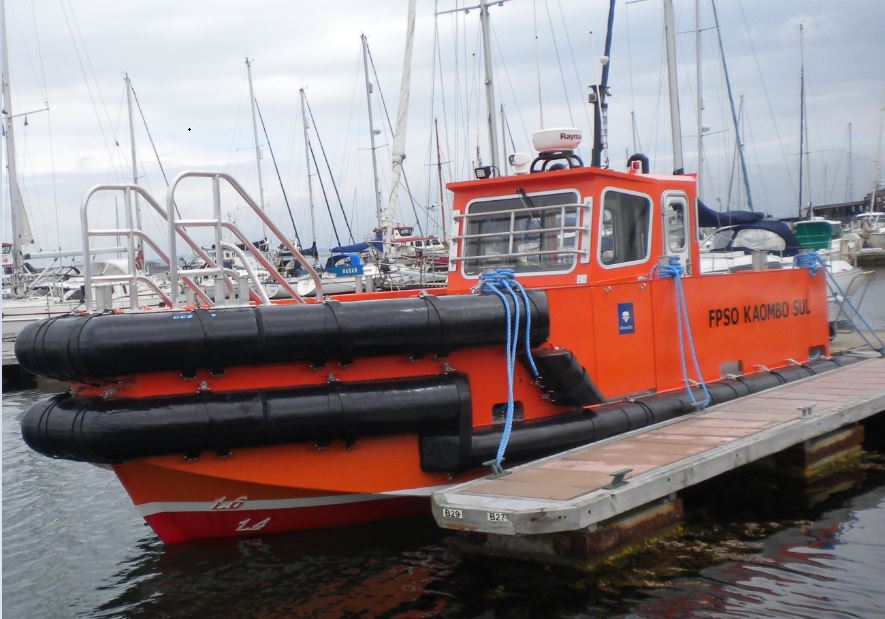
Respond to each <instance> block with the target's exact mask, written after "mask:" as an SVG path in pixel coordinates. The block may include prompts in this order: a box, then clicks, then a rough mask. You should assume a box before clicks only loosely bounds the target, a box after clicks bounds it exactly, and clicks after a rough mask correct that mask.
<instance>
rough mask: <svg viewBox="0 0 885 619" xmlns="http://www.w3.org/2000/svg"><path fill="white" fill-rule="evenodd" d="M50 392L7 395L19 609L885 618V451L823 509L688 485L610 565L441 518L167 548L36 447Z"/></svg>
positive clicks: (108, 492) (9, 608) (83, 613)
mask: <svg viewBox="0 0 885 619" xmlns="http://www.w3.org/2000/svg"><path fill="white" fill-rule="evenodd" d="M40 397H45V393H40V392H38V391H36V390H30V391H20V392H13V393H7V394H4V396H3V413H2V414H3V424H2V425H3V615H4V617H13V618H17V617H132V616H145V617H194V616H208V617H253V616H262V617H283V616H311V617H314V616H349V617H378V616H384V617H419V616H439V615H446V616H469V617H536V616H567V617H581V616H611V615H623V616H661V615H667V616H671V615H678V616H710V615H716V616H719V615H734V616H787V615H790V616H803V617H815V618H819V617H826V616H837V617H874V616H883V615H885V593H883V583H882V575H883V574H885V542H883V537H885V454H879V453H874V454H873V455H872V456H871V457H870V458H869V459H868V460H867V461H866V462H864V463H862V464H860V465H858V466H856V467H854V468H853V469H852V470H851V471H849V472H848V473H846V476H845V479H841V480H840V481H839V483H840V484H842V485H844V486H845V488H846V489H845V490H843V491H841V492H837V493H836V494H835V495H834V496H833V497H831V498H829V499H828V500H827V501H825V502H824V503H823V504H822V505H819V506H818V507H815V508H810V507H808V506H807V505H805V504H804V503H803V501H801V500H799V499H800V498H801V496H799V495H795V496H794V495H792V494H785V493H784V492H782V491H780V490H777V491H775V493H774V494H772V495H771V496H769V497H766V495H765V494H764V493H763V494H759V495H757V496H756V497H755V499H756V500H751V501H747V502H746V503H743V502H740V501H739V504H740V505H742V506H743V508H742V509H741V510H740V512H739V513H735V509H734V500H732V501H727V502H726V503H725V505H724V506H722V507H721V508H716V507H715V506H714V507H713V508H709V503H710V500H709V497H712V496H715V494H716V493H715V492H714V491H711V490H704V491H703V494H704V495H705V496H702V497H699V498H698V497H695V498H692V497H691V496H690V495H689V496H687V497H686V501H687V505H689V506H691V505H694V506H695V507H694V508H692V509H690V514H691V516H690V519H689V522H688V524H687V526H686V527H685V530H684V532H683V533H682V534H680V535H679V536H677V537H675V538H670V539H666V540H664V541H660V542H658V543H656V544H655V545H653V546H652V547H650V548H649V549H648V550H647V551H646V552H644V553H642V554H639V555H635V556H633V557H632V558H629V559H627V560H625V561H622V562H621V563H619V564H617V565H614V566H612V567H608V568H606V569H605V570H603V571H601V572H599V573H597V574H589V575H588V574H580V573H576V572H572V571H568V570H562V569H552V568H548V567H543V566H537V565H530V564H522V563H519V562H506V561H491V560H483V559H475V558H471V557H469V556H465V555H464V554H462V552H461V551H460V550H459V549H458V548H457V547H456V545H455V544H454V542H453V538H452V537H451V536H450V535H449V534H447V533H445V532H443V531H440V530H438V529H437V528H436V527H435V525H434V524H433V521H432V519H431V518H430V517H429V516H428V517H421V518H414V519H409V520H401V521H396V522H390V523H382V524H377V525H371V526H358V527H349V528H345V529H338V530H334V531H314V532H303V533H295V534H285V535H276V536H267V537H263V538H253V539H240V540H220V541H208V542H201V543H193V544H186V545H178V546H169V547H164V546H163V545H162V544H161V543H160V542H159V541H158V540H157V538H156V537H155V536H154V534H153V533H152V532H151V530H150V529H149V528H148V527H147V526H145V525H144V524H143V521H142V520H141V518H140V517H139V516H138V515H137V513H136V512H135V510H134V508H133V507H132V505H131V503H130V502H129V499H128V497H127V496H126V494H125V492H124V491H123V489H122V487H120V485H119V484H118V483H117V481H116V478H115V477H114V476H113V474H112V473H111V472H109V471H107V470H103V469H99V468H97V467H94V466H91V465H88V464H79V463H73V462H67V461H56V460H51V459H48V458H45V457H43V456H40V455H38V454H36V453H34V452H32V451H30V450H29V449H28V448H27V447H25V446H24V444H23V443H22V441H21V438H20V436H19V430H18V419H19V418H20V417H21V415H22V413H23V412H24V410H26V409H27V407H28V406H29V405H30V403H32V402H33V401H35V400H36V399H38V398H40ZM724 483H725V484H726V486H725V490H724V492H725V493H726V494H728V492H729V488H728V486H727V484H728V481H727V480H726V481H725V482H724ZM719 492H723V490H722V488H720V489H719ZM772 497H773V499H774V500H773V499H772ZM701 507H703V509H701Z"/></svg>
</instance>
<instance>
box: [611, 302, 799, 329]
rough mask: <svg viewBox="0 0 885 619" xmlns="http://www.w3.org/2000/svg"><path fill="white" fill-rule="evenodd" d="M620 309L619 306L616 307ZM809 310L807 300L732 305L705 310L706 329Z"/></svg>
mask: <svg viewBox="0 0 885 619" xmlns="http://www.w3.org/2000/svg"><path fill="white" fill-rule="evenodd" d="M618 307H620V306H618ZM810 314H811V309H810V308H809V307H808V299H793V300H792V301H772V302H770V303H756V304H753V305H742V306H737V305H734V306H732V307H717V308H711V309H708V310H707V326H708V327H731V326H733V325H739V324H747V325H749V324H753V323H754V322H765V321H769V320H783V319H785V318H795V317H798V316H808V315H810Z"/></svg>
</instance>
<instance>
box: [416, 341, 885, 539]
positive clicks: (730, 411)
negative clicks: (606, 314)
mask: <svg viewBox="0 0 885 619" xmlns="http://www.w3.org/2000/svg"><path fill="white" fill-rule="evenodd" d="M803 408H804V409H805V410H804V411H803V410H802V409H803ZM883 410H885V359H883V358H876V359H870V360H868V361H863V362H860V363H857V364H854V365H851V366H848V367H845V368H841V369H838V370H833V371H830V372H826V373H824V374H821V375H818V376H812V377H809V378H807V379H803V380H800V381H796V382H794V383H789V384H786V385H782V386H779V387H775V388H773V389H769V390H766V391H763V392H760V393H757V394H754V395H750V396H746V397H744V398H741V399H739V400H733V401H731V402H727V403H724V404H721V405H719V406H714V407H711V408H709V409H707V410H705V411H703V412H701V413H699V414H695V415H689V416H684V417H680V418H678V419H673V420H670V421H668V422H664V423H661V424H657V425H654V426H650V427H647V428H643V429H639V430H635V431H633V432H629V433H626V434H622V435H619V436H616V437H612V438H610V439H606V440H604V441H599V442H597V443H593V444H592V445H588V446H585V447H579V448H576V449H572V450H570V451H566V452H564V453H561V454H557V455H555V456H550V457H547V458H543V459H541V460H537V461H534V462H530V463H528V464H524V465H522V466H517V467H514V468H513V469H511V470H510V471H509V472H508V474H505V475H504V476H501V477H498V478H495V479H489V478H480V479H476V480H473V481H470V482H467V483H463V484H459V485H457V486H453V487H449V488H447V489H446V490H443V491H439V492H436V493H435V494H434V495H433V515H434V517H435V518H436V521H437V523H438V524H439V525H440V526H441V527H444V528H448V529H456V530H461V531H474V532H481V533H488V534H497V535H505V536H515V535H520V536H521V535H538V534H548V533H558V532H567V531H578V530H585V529H588V528H591V527H593V526H594V525H596V524H598V523H601V522H603V521H606V520H609V519H611V518H614V517H616V516H619V515H622V514H625V513H627V512H630V511H631V510H634V509H637V508H640V507H643V506H646V505H649V504H650V503H652V502H654V501H656V500H658V499H661V498H665V497H668V496H672V495H673V494H674V493H676V492H678V491H680V490H682V489H684V488H687V487H689V486H693V485H695V484H698V483H700V482H702V481H705V480H707V479H710V478H712V477H715V476H717V475H720V474H722V473H725V472H727V471H730V470H732V469H736V468H738V467H740V466H742V465H744V464H748V463H750V462H753V461H756V460H759V459H761V458H764V457H766V456H769V455H772V454H775V453H778V452H781V451H783V450H785V449H787V448H789V447H792V446H794V445H798V444H801V443H803V442H804V441H808V440H810V439H814V438H817V437H820V436H823V435H825V434H827V433H830V432H833V431H835V430H838V429H839V428H842V427H843V426H847V425H851V424H854V423H857V422H860V421H862V420H864V419H866V418H867V417H870V416H872V415H875V414H876V413H879V412H881V411H883ZM624 469H630V471H629V472H628V473H626V476H625V477H624V479H625V481H626V483H624V484H622V485H616V487H613V486H612V481H613V479H614V477H613V474H614V473H615V472H617V471H623V470H624Z"/></svg>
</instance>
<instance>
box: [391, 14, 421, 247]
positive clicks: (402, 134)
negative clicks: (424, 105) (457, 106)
mask: <svg viewBox="0 0 885 619" xmlns="http://www.w3.org/2000/svg"><path fill="white" fill-rule="evenodd" d="M414 40H415V0H409V13H408V23H407V25H406V49H405V52H404V54H403V71H402V77H401V78H400V87H399V104H398V105H397V110H396V133H395V134H394V136H393V150H392V153H391V157H392V159H393V170H392V175H391V180H390V197H389V199H388V201H387V213H386V214H385V222H384V223H385V226H384V253H385V255H387V256H389V255H391V254H392V253H393V243H394V235H393V226H394V223H395V222H396V198H397V189H399V179H400V176H402V173H403V161H404V160H405V158H406V150H405V149H406V131H407V129H408V120H409V88H410V84H411V81H412V48H413V43H414ZM416 223H418V222H416Z"/></svg>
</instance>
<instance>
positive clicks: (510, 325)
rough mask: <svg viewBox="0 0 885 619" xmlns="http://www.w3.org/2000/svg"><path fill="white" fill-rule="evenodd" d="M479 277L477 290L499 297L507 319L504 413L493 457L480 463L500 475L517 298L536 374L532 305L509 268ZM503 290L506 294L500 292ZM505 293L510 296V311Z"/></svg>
mask: <svg viewBox="0 0 885 619" xmlns="http://www.w3.org/2000/svg"><path fill="white" fill-rule="evenodd" d="M479 278H480V283H481V287H480V292H481V293H482V294H494V295H496V296H497V297H498V298H499V299H501V302H502V303H503V304H504V319H505V321H506V323H507V324H506V327H507V328H506V334H507V338H506V341H505V343H504V358H505V364H506V367H507V414H506V416H505V418H504V432H503V433H502V434H501V440H500V442H499V443H498V451H497V453H496V454H495V459H494V460H490V461H489V462H486V463H484V464H488V465H490V466H491V467H492V472H493V473H494V474H495V475H501V474H502V473H503V470H502V468H501V462H503V461H504V453H505V451H506V450H507V444H508V443H509V442H510V431H511V429H512V428H513V407H514V404H513V371H514V367H515V365H516V350H517V347H518V344H519V322H520V321H519V318H520V309H519V305H520V299H521V300H522V302H523V303H524V304H525V352H526V356H527V357H528V361H529V367H530V369H531V373H532V376H533V377H535V378H537V377H538V368H537V367H536V366H535V360H534V359H533V358H532V351H531V329H532V306H531V305H530V304H529V298H528V295H527V294H526V291H525V288H524V287H523V286H522V284H520V283H519V281H517V280H516V278H515V277H514V275H513V269H496V270H494V271H487V272H485V273H482V274H480V276H479ZM505 291H506V293H507V294H506V295H505V294H504V292H505ZM508 297H509V298H510V299H512V300H513V312H512V314H511V312H510V303H509V301H508Z"/></svg>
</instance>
